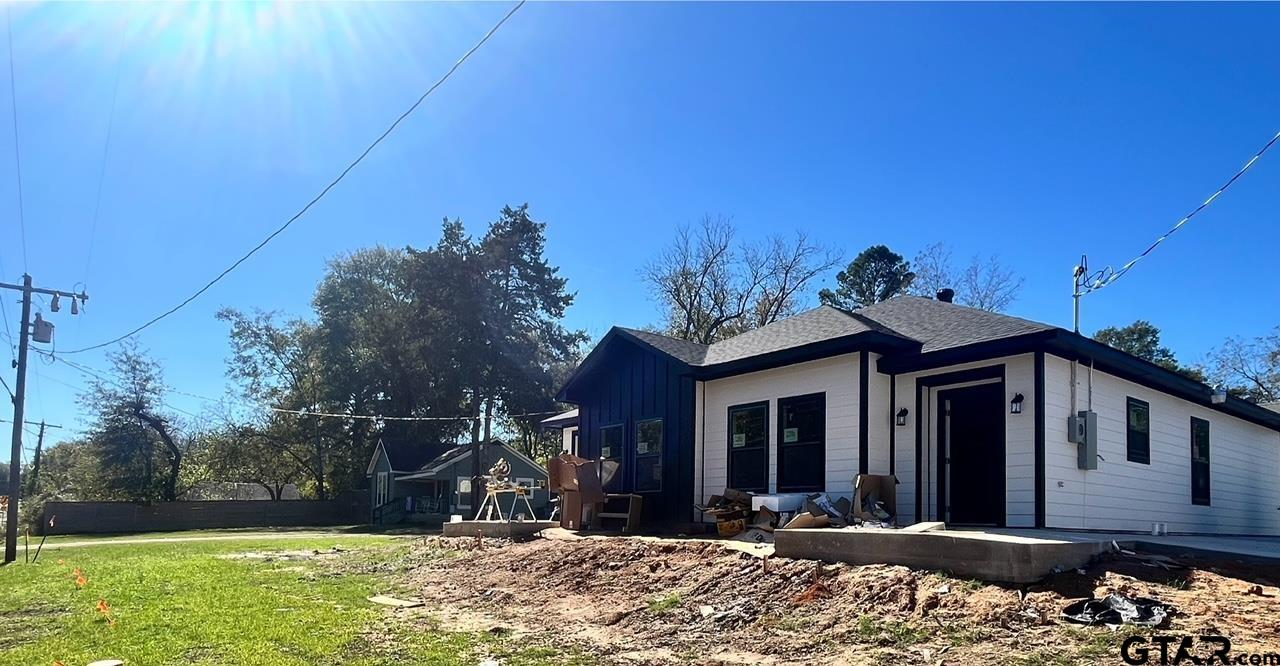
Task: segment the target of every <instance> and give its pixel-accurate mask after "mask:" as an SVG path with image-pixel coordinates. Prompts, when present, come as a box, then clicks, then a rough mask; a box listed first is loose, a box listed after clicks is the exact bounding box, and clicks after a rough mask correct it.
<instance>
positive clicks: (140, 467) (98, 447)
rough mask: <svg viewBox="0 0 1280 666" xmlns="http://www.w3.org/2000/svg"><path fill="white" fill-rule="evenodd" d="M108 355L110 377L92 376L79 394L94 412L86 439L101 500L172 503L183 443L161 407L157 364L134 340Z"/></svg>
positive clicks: (163, 387)
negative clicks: (99, 479) (100, 482)
mask: <svg viewBox="0 0 1280 666" xmlns="http://www.w3.org/2000/svg"><path fill="white" fill-rule="evenodd" d="M107 358H108V360H109V361H110V362H111V368H112V370H111V374H112V375H113V377H106V378H95V379H94V380H93V382H92V383H91V384H90V387H89V390H88V391H87V392H86V393H85V394H83V395H81V397H80V400H81V404H82V406H83V407H84V409H85V411H86V412H88V413H89V414H91V415H93V423H92V425H91V426H90V429H89V442H90V444H91V446H92V450H93V452H94V457H95V458H96V460H97V464H98V471H99V474H100V475H101V477H102V479H103V481H104V483H103V486H102V489H103V490H104V491H105V492H106V493H107V494H109V495H110V497H105V498H101V499H130V500H144V501H149V500H153V499H160V500H164V501H174V500H176V499H177V498H178V495H179V494H180V492H179V480H180V476H181V469H182V459H183V454H184V446H183V445H181V444H179V441H178V440H179V438H180V435H179V432H178V428H177V426H176V424H175V422H174V419H173V417H172V416H170V415H169V414H168V411H167V408H166V407H165V405H164V396H165V393H166V392H167V391H168V388H167V386H166V385H165V383H164V377H163V374H162V371H161V369H160V365H159V364H158V363H157V362H156V361H154V360H153V359H151V358H150V357H148V356H147V355H146V353H145V352H144V351H142V350H141V349H139V348H138V346H137V344H136V343H134V342H126V343H125V344H123V345H122V346H121V347H120V348H119V350H117V351H115V352H112V353H110V354H108V355H107ZM42 474H43V471H42Z"/></svg>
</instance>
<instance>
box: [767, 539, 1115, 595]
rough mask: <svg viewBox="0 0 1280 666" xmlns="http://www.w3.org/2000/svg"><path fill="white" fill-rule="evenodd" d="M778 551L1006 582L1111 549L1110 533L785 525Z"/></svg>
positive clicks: (1064, 566) (1080, 562)
mask: <svg viewBox="0 0 1280 666" xmlns="http://www.w3.org/2000/svg"><path fill="white" fill-rule="evenodd" d="M774 549H775V550H774V553H775V555H777V556H778V557H790V558H798V559H815V560H824V561H827V562H844V563H846V564H900V565H903V566H909V567H912V568H917V569H936V570H941V571H946V572H948V573H950V574H952V575H954V576H959V577H963V578H977V579H979V580H984V581H994V582H1003V583H1033V582H1035V581H1038V580H1040V579H1041V578H1044V577H1045V576H1047V575H1048V574H1050V573H1052V572H1053V570H1054V569H1055V568H1058V569H1074V568H1077V567H1081V566H1084V565H1085V564H1088V563H1089V561H1090V560H1092V559H1093V558H1094V557H1095V556H1097V555H1098V554H1100V553H1104V552H1106V551H1108V550H1110V549H1111V539H1097V538H1095V539H1084V538H1078V539H1054V538H1041V537H1038V536H1030V535H1026V536H1024V535H1013V534H995V533H989V532H978V531H972V532H970V531H948V530H936V529H935V530H931V531H927V532H909V531H905V530H891V529H783V530H777V531H776V532H774Z"/></svg>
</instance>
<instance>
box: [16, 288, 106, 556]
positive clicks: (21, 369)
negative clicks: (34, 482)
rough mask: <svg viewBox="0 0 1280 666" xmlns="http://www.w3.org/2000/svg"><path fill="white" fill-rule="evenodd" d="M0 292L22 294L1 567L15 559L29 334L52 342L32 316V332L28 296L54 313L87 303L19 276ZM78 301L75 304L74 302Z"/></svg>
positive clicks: (50, 334)
mask: <svg viewBox="0 0 1280 666" xmlns="http://www.w3.org/2000/svg"><path fill="white" fill-rule="evenodd" d="M0 289H12V290H14V291H20V292H22V322H21V323H20V324H19V327H20V329H19V331H18V360H17V361H15V362H14V367H16V368H17V369H18V378H17V381H16V382H15V383H14V394H13V446H12V447H11V448H10V450H9V506H8V512H7V513H6V514H5V531H4V563H5V564H8V563H10V562H12V561H14V560H16V559H18V500H19V496H20V495H21V490H22V425H23V418H22V417H23V409H24V407H25V406H26V397H27V347H28V346H29V343H30V338H31V334H32V333H33V332H34V333H35V341H36V342H50V341H51V340H52V339H53V324H50V323H48V322H45V321H43V320H42V319H40V316H39V315H36V322H35V324H34V326H35V327H36V328H35V330H34V331H33V330H32V326H33V323H32V321H31V295H32V294H46V295H49V296H52V297H53V300H52V301H51V302H50V303H49V310H50V311H51V312H57V311H58V309H59V305H58V299H59V298H60V297H66V298H69V299H71V314H77V313H79V312H80V308H79V304H78V302H79V303H83V302H84V301H87V300H89V296H88V295H87V294H85V293H84V292H83V291H81V292H80V293H79V294H76V293H74V292H70V291H58V290H56V289H38V288H36V287H33V286H31V276H30V275H23V276H22V284H21V285H16V284H6V283H3V282H0ZM77 299H78V302H77Z"/></svg>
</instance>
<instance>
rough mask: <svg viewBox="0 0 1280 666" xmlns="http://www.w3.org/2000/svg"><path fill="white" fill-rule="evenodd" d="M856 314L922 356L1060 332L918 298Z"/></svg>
mask: <svg viewBox="0 0 1280 666" xmlns="http://www.w3.org/2000/svg"><path fill="white" fill-rule="evenodd" d="M854 314H857V315H861V316H863V317H866V318H869V319H872V320H874V321H876V322H879V323H880V324H882V325H884V326H887V327H888V328H890V329H892V330H893V331H896V332H897V333H898V334H899V335H902V336H905V337H908V338H911V339H913V340H916V341H918V342H920V343H921V345H922V347H921V349H920V351H921V352H922V353H928V352H932V351H938V350H941V349H950V348H952V347H963V346H966V345H972V344H977V343H979V342H990V341H992V340H1000V339H1003V338H1012V337H1016V336H1019V335H1025V334H1027V333H1039V332H1043V331H1052V330H1054V329H1056V328H1057V327H1056V326H1050V325H1048V324H1041V323H1039V322H1035V321H1031V320H1028V319H1020V318H1018V317H1011V316H1009V315H1005V314H1000V313H997V312H987V311H985V310H978V309H975V308H969V307H965V306H963V305H955V304H953V303H944V302H943V301H935V300H933V299H932V298H921V297H919V296H898V297H896V298H891V299H889V300H887V301H884V302H882V303H876V304H875V305H870V306H867V307H865V308H860V309H858V310H857V311H855V313H854Z"/></svg>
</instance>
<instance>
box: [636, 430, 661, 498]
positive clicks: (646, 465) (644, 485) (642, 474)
mask: <svg viewBox="0 0 1280 666" xmlns="http://www.w3.org/2000/svg"><path fill="white" fill-rule="evenodd" d="M658 490H662V419H648V420H646V421H639V422H637V423H636V492H638V493H643V492H654V491H658Z"/></svg>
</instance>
